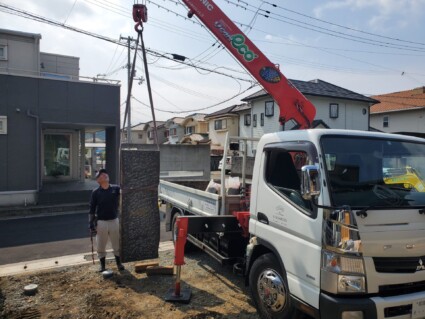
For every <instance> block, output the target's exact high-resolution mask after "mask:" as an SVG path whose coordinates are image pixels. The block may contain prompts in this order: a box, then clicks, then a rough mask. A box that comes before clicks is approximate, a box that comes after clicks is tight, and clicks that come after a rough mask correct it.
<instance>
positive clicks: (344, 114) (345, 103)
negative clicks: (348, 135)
mask: <svg viewBox="0 0 425 319" xmlns="http://www.w3.org/2000/svg"><path fill="white" fill-rule="evenodd" d="M307 98H308V99H309V100H310V101H311V102H312V103H313V104H314V106H315V107H316V112H317V113H316V119H320V120H323V121H324V122H325V123H326V124H327V125H328V126H329V127H330V128H336V129H347V130H361V131H368V130H369V115H368V114H369V104H368V103H366V102H358V101H350V100H343V99H333V98H325V97H312V96H307ZM330 103H337V104H338V106H339V112H338V118H330V117H329V104H330ZM363 109H365V112H366V114H363Z"/></svg>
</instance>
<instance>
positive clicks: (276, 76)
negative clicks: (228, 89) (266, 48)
mask: <svg viewBox="0 0 425 319" xmlns="http://www.w3.org/2000/svg"><path fill="white" fill-rule="evenodd" d="M182 1H183V2H184V3H185V4H186V5H187V6H188V7H189V9H190V11H189V16H190V15H191V14H195V15H196V16H197V17H198V18H199V19H200V20H201V21H202V23H203V24H204V25H205V26H206V27H207V28H208V29H209V30H210V31H211V32H212V33H213V34H214V35H215V36H216V37H217V39H218V40H219V41H220V42H221V43H222V44H223V45H224V46H226V48H227V49H228V50H229V51H230V52H231V53H232V54H233V55H234V56H235V57H236V59H237V60H238V61H239V62H240V63H241V64H242V65H243V66H244V67H245V68H246V70H247V71H248V72H249V73H251V74H252V76H253V77H254V78H255V79H256V80H257V81H258V82H259V83H260V84H261V85H262V86H263V88H264V89H265V90H266V92H267V93H269V94H270V95H271V96H272V97H273V99H274V100H275V101H276V103H277V104H278V106H279V109H280V116H279V121H280V122H281V123H282V124H284V123H285V122H287V121H289V120H294V121H295V122H297V123H298V124H299V128H300V129H304V128H309V127H311V123H312V122H313V120H314V117H315V115H316V108H315V107H314V105H313V104H312V103H311V102H310V101H309V100H308V99H307V98H306V97H305V96H304V95H303V94H302V93H301V92H300V91H298V89H297V88H295V86H294V85H293V84H292V83H291V82H290V81H288V79H287V78H286V77H285V76H284V75H283V74H282V73H281V72H280V70H279V68H278V67H277V66H276V65H274V64H273V63H272V62H271V61H270V60H269V59H268V58H267V57H266V56H265V55H264V54H263V53H262V52H261V51H260V50H259V49H258V48H257V47H256V46H255V45H254V43H252V42H251V40H250V39H249V38H248V37H247V36H246V35H245V34H244V33H243V32H242V31H241V30H240V29H239V28H238V27H237V26H236V25H235V24H234V23H233V22H232V21H231V20H230V19H229V17H227V16H226V14H224V12H223V11H222V10H221V9H220V8H219V7H218V6H217V5H216V4H215V3H214V2H213V1H212V0H182Z"/></svg>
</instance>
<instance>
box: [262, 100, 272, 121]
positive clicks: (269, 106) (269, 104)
mask: <svg viewBox="0 0 425 319" xmlns="http://www.w3.org/2000/svg"><path fill="white" fill-rule="evenodd" d="M264 114H265V116H267V117H272V116H274V101H266V102H264Z"/></svg>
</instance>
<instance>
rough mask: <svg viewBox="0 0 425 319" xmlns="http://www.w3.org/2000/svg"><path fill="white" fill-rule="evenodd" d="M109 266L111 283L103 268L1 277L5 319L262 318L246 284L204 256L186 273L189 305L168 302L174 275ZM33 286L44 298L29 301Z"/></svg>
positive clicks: (189, 261)
mask: <svg viewBox="0 0 425 319" xmlns="http://www.w3.org/2000/svg"><path fill="white" fill-rule="evenodd" d="M173 255H174V252H173V251H166V252H161V253H160V259H159V260H160V264H161V265H172V262H173ZM107 266H109V267H110V268H111V269H112V270H114V276H113V277H112V278H111V279H103V278H102V276H101V275H100V274H99V273H97V272H96V270H97V268H98V265H97V264H96V265H82V266H76V267H69V268H64V269H56V270H53V271H45V272H39V273H35V274H25V275H19V276H9V277H3V278H0V318H2V319H3V318H4V319H6V318H7V319H18V318H22V319H23V318H25V319H35V318H52V319H53V318H54V319H65V318H72V319H74V318H75V319H76V318H90V319H101V318H102V319H103V318H108V319H109V318H111V319H123V318H172V319H183V318H185V319H186V318H187V319H189V318H193V319H195V318H196V319H201V318H205V319H207V318H208V319H209V318H230V319H231V318H246V319H257V318H258V316H257V313H256V310H255V308H254V306H253V304H252V301H251V300H250V298H249V292H248V289H247V287H245V285H244V279H243V278H242V277H239V276H236V275H234V274H233V273H232V269H231V267H222V266H221V265H220V264H219V263H217V262H216V261H215V260H214V259H212V258H211V257H209V256H208V255H206V254H205V253H203V252H194V253H191V254H190V255H188V256H186V265H185V266H183V268H182V287H183V288H185V287H190V288H191V289H192V300H191V302H190V303H189V304H187V305H186V304H173V303H167V302H165V301H164V296H165V294H166V293H167V291H168V289H170V288H172V287H174V277H172V276H150V277H149V276H147V275H146V274H137V273H135V272H134V264H133V263H128V264H126V270H125V271H124V272H122V273H119V272H117V270H116V267H115V264H114V263H113V262H112V261H110V262H109V264H108V265H107ZM31 283H34V284H37V285H38V293H37V294H36V295H35V296H32V297H29V296H25V295H24V294H23V289H24V286H26V285H28V284H31Z"/></svg>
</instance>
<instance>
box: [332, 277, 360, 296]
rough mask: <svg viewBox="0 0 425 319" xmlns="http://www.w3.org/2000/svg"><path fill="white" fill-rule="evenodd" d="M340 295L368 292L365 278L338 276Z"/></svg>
mask: <svg viewBox="0 0 425 319" xmlns="http://www.w3.org/2000/svg"><path fill="white" fill-rule="evenodd" d="M338 292H339V293H363V292H366V284H365V278H364V277H363V276H347V275H338Z"/></svg>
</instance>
